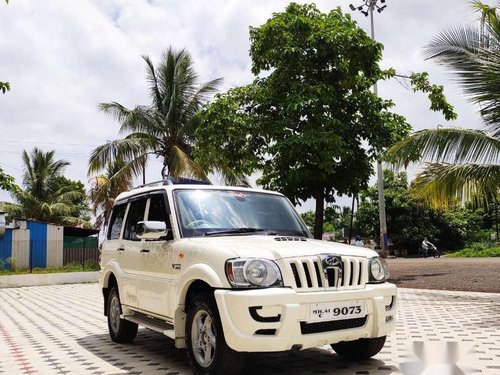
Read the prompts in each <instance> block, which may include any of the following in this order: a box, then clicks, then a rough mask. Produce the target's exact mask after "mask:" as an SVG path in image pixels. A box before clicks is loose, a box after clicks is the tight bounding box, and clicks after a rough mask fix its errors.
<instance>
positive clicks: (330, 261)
mask: <svg viewBox="0 0 500 375" xmlns="http://www.w3.org/2000/svg"><path fill="white" fill-rule="evenodd" d="M325 263H326V265H327V266H329V267H338V266H340V264H341V263H342V261H341V260H340V257H337V256H331V257H328V258H326V259H325Z"/></svg>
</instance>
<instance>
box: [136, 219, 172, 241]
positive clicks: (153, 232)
mask: <svg viewBox="0 0 500 375" xmlns="http://www.w3.org/2000/svg"><path fill="white" fill-rule="evenodd" d="M171 233H172V232H171V231H170V230H168V229H167V225H166V224H165V222H164V221H139V222H138V223H137V225H136V229H135V234H136V236H137V238H138V239H140V240H161V239H166V240H168V239H172V235H171Z"/></svg>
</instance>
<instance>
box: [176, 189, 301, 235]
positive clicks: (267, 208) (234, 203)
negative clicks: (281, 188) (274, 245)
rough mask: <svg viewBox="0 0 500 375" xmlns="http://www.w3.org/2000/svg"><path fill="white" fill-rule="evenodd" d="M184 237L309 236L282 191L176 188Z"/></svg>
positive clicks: (178, 216) (177, 209) (177, 205)
mask: <svg viewBox="0 0 500 375" xmlns="http://www.w3.org/2000/svg"><path fill="white" fill-rule="evenodd" d="M174 199H175V208H176V213H177V218H178V222H179V226H180V229H181V234H182V236H183V237H200V236H208V235H241V234H245V233H246V234H249V233H253V234H273V235H278V234H279V235H288V236H306V237H309V233H308V231H307V228H306V227H305V226H304V225H303V224H302V222H301V221H300V220H299V218H298V217H297V214H296V213H295V211H294V210H293V207H292V206H291V204H290V202H288V200H287V199H286V198H285V197H283V196H280V195H274V194H266V193H255V192H248V191H236V190H174Z"/></svg>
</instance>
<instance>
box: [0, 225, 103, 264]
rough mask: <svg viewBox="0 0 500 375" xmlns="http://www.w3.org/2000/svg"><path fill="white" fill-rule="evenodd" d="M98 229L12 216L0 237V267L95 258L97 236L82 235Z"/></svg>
mask: <svg viewBox="0 0 500 375" xmlns="http://www.w3.org/2000/svg"><path fill="white" fill-rule="evenodd" d="M98 232H99V231H97V230H93V229H81V228H73V227H64V226H61V225H54V224H47V223H43V222H39V221H34V220H18V219H15V220H13V221H12V223H10V224H9V225H8V226H7V227H6V228H5V233H4V235H3V237H0V268H4V269H12V268H16V269H27V268H47V267H62V266H64V265H66V264H69V263H81V262H86V261H97V259H98V257H99V255H98V249H97V239H94V240H87V239H86V238H87V237H89V236H92V235H96V234H97V233H98ZM78 245H81V246H78ZM75 248H76V249H77V250H75ZM80 249H83V250H80ZM78 250H80V251H78Z"/></svg>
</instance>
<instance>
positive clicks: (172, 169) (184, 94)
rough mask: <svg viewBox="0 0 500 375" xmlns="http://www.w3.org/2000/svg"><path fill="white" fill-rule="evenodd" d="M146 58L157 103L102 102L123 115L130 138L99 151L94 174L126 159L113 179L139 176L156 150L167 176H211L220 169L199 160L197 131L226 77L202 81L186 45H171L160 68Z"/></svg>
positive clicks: (122, 129) (91, 165)
mask: <svg viewBox="0 0 500 375" xmlns="http://www.w3.org/2000/svg"><path fill="white" fill-rule="evenodd" d="M143 59H144V61H145V62H146V71H147V80H148V83H149V92H150V95H151V101H152V103H151V104H150V105H145V106H137V107H135V108H133V109H128V108H126V107H125V106H123V105H121V104H119V103H116V102H111V103H102V104H100V106H99V108H100V109H101V110H102V111H104V112H105V113H107V114H109V115H111V116H113V117H114V118H116V119H117V120H118V122H119V123H120V125H121V127H120V133H121V134H124V135H125V138H121V139H117V140H114V141H111V142H108V143H106V144H104V145H101V146H99V147H97V148H96V149H95V150H93V152H92V154H91V156H90V160H89V168H88V174H89V176H92V175H94V174H98V173H100V171H102V170H104V169H106V168H107V167H108V165H110V164H111V165H115V164H116V162H117V161H118V162H120V161H123V165H122V168H121V169H120V170H117V171H116V175H115V176H111V177H110V178H111V179H113V178H116V179H117V180H119V181H121V180H123V178H124V177H127V176H130V175H132V176H134V177H135V176H138V175H140V174H142V173H144V170H145V168H146V163H147V158H148V156H150V155H152V156H155V157H157V158H159V159H160V160H161V161H162V162H163V167H162V170H161V175H162V177H163V178H165V177H166V176H167V175H170V176H173V177H175V178H177V177H181V176H185V177H195V178H200V179H203V180H207V172H211V171H213V170H214V169H216V168H214V167H215V166H214V165H211V166H210V168H209V167H208V166H207V165H205V167H206V168H207V169H204V168H202V167H201V166H200V164H199V163H198V162H196V161H195V160H194V159H193V156H192V150H193V147H194V142H195V139H194V133H195V131H196V129H197V127H198V125H199V119H198V117H197V116H196V115H197V113H198V111H199V110H200V108H201V107H202V105H203V104H204V103H205V102H206V101H207V99H208V98H209V97H210V95H212V94H213V93H214V92H215V91H216V90H217V87H218V85H219V84H220V82H221V78H218V79H215V80H213V81H209V82H207V83H204V84H201V85H198V75H197V74H196V72H195V70H194V66H193V61H192V58H191V55H190V54H189V53H188V52H187V51H186V50H180V51H175V50H173V49H172V48H169V49H168V50H167V51H166V52H165V53H164V54H163V56H162V58H161V61H160V63H159V64H158V65H157V66H156V67H155V66H154V65H153V62H152V61H151V59H150V58H149V57H147V56H144V57H143ZM108 171H109V170H108ZM221 172H222V174H223V175H224V176H225V177H226V178H227V181H228V182H229V183H235V182H237V181H238V180H237V179H234V178H233V176H232V175H231V171H230V170H224V171H221ZM122 174H123V175H124V176H121V175H122ZM125 179H126V178H125Z"/></svg>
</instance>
